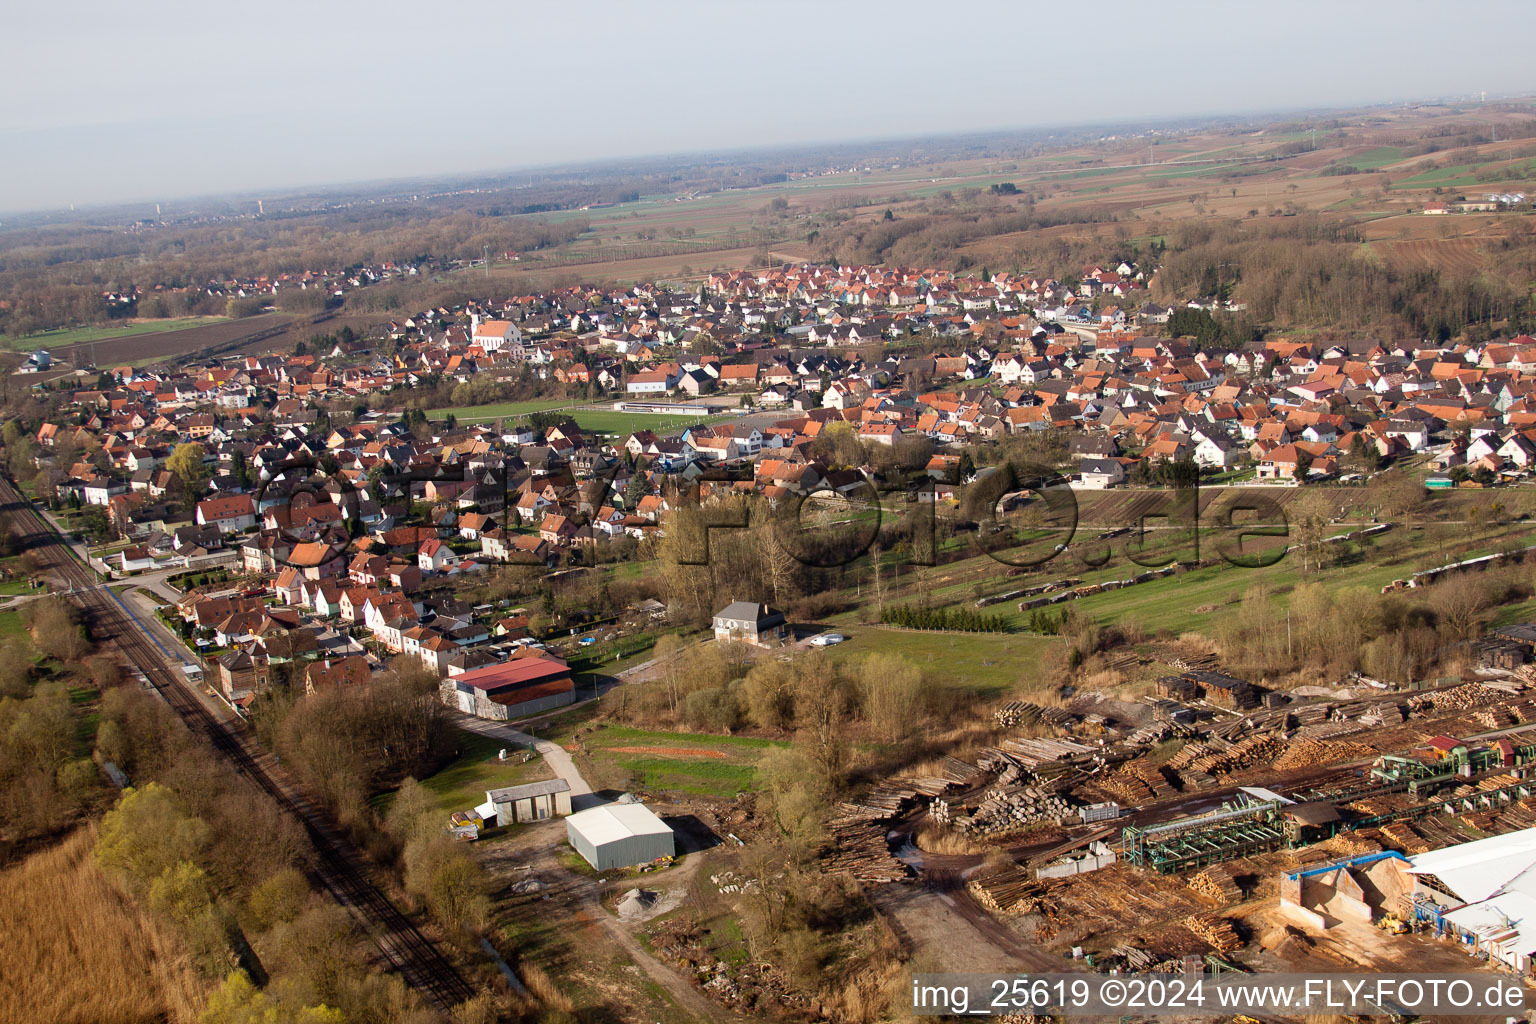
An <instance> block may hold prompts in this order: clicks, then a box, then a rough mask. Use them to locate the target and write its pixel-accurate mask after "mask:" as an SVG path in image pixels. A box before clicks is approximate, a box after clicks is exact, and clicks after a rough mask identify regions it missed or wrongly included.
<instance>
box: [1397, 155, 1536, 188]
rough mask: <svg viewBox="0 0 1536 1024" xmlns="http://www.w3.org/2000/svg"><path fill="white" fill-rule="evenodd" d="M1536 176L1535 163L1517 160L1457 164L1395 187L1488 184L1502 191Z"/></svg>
mask: <svg viewBox="0 0 1536 1024" xmlns="http://www.w3.org/2000/svg"><path fill="white" fill-rule="evenodd" d="M1510 170H1513V171H1514V172H1515V175H1516V176H1515V177H1514V178H1507V177H1505V172H1506V171H1510ZM1533 175H1536V162H1532V161H1529V160H1528V161H1525V162H1524V163H1520V162H1518V161H1516V162H1514V163H1509V164H1503V163H1476V164H1458V165H1457V166H1455V167H1438V168H1435V169H1434V170H1430V171H1424V172H1422V173H1420V174H1415V175H1414V176H1413V177H1411V178H1404V179H1403V180H1402V181H1394V182H1393V183H1392V187H1393V188H1424V187H1427V186H1433V185H1439V186H1442V187H1451V188H1455V187H1460V186H1463V185H1489V186H1490V187H1491V186H1492V185H1493V184H1494V183H1495V182H1498V183H1500V187H1501V188H1503V187H1504V186H1505V185H1506V183H1507V184H1508V185H1510V186H1512V185H1513V184H1514V183H1515V182H1523V181H1529V180H1530V179H1531V178H1532V176H1533Z"/></svg>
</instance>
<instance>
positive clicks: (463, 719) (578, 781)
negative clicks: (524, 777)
mask: <svg viewBox="0 0 1536 1024" xmlns="http://www.w3.org/2000/svg"><path fill="white" fill-rule="evenodd" d="M449 716H450V717H451V718H452V720H453V723H454V724H455V725H457V726H458V727H459V728H460V729H468V730H469V731H470V732H477V733H479V734H480V735H482V736H489V737H491V738H492V739H498V740H504V741H505V742H506V744H507V745H508V746H510V747H527V746H532V747H533V748H534V749H535V750H537V751H538V752H539V756H541V757H542V758H544V760H545V761H547V762H548V763H549V766H550V767H551V768H553V769H554V771H555V774H556V775H557V776H559V777H560V778H562V779H564V780H565V781H566V782H568V783H570V784H571V809H572V810H578V811H579V810H581V809H583V808H585V807H590V806H592V805H593V804H596V803H601V801H600V800H599V799H598V798H597V797H596V796H594V795H593V793H592V787H591V785H589V784H588V783H587V780H586V779H584V778H582V777H581V772H580V771H578V770H577V768H576V762H575V761H573V760H572V759H571V755H570V753H569V752H568V751H567V750H566V749H565V748H564V747H562V746H561V745H560V744H558V743H554V742H552V741H550V740H541V739H538V738H537V737H534V736H530V735H528V734H527V733H525V732H521V731H519V730H517V729H514V728H512V727H511V726H510V725H504V724H503V723H501V722H490V721H487V720H485V719H483V718H476V717H475V716H473V715H466V714H464V713H463V712H462V711H452V710H450V711H449ZM578 798H581V799H578Z"/></svg>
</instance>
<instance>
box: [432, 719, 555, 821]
mask: <svg viewBox="0 0 1536 1024" xmlns="http://www.w3.org/2000/svg"><path fill="white" fill-rule="evenodd" d="M454 735H455V738H456V739H457V741H458V743H459V749H460V755H459V757H458V759H457V760H455V761H453V762H452V763H451V764H449V765H448V766H447V767H445V768H443V769H441V770H440V771H438V772H436V773H434V774H432V775H429V776H427V777H426V778H425V779H423V780H422V782H421V784H422V785H423V786H425V787H426V788H427V789H428V790H429V791H430V792H431V793H432V794H433V795H435V796H436V797H437V803H438V806H439V807H441V808H442V809H443V813H444V814H451V813H453V812H454V811H467V810H469V809H470V808H472V807H475V806H477V805H479V804H482V803H484V802H485V792H486V790H488V789H498V788H500V787H502V786H520V785H522V784H523V783H525V782H537V781H539V780H540V779H552V778H554V777H555V773H554V772H553V771H551V770H550V767H549V765H548V764H546V763H545V761H544V759H543V758H542V757H535V758H534V759H533V760H532V761H529V762H528V763H527V764H523V763H522V761H521V760H520V759H519V757H520V752H519V751H513V750H509V751H508V757H507V760H506V761H499V760H497V758H496V754H497V752H498V751H499V750H501V748H503V747H505V746H507V743H506V741H505V740H498V739H495V738H494V737H491V736H482V735H480V734H479V733H477V732H465V731H464V730H462V729H458V730H455V732H454Z"/></svg>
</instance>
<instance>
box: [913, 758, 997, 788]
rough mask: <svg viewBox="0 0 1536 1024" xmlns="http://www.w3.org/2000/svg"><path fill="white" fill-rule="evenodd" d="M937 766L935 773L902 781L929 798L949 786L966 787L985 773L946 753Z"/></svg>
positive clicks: (967, 762)
mask: <svg viewBox="0 0 1536 1024" xmlns="http://www.w3.org/2000/svg"><path fill="white" fill-rule="evenodd" d="M938 768H939V773H938V774H937V775H919V776H916V777H914V778H910V779H905V780H903V781H904V782H905V783H906V785H908V786H910V787H911V788H912V789H914V790H916V791H917V792H918V793H921V794H922V795H923V796H926V797H929V798H930V799H931V798H933V797H936V796H939V795H940V794H942V793H944V792H945V791H946V790H948V789H949V788H950V787H951V786H961V787H964V788H967V789H968V788H970V787H971V786H973V785H975V783H976V782H977V780H979V779H980V778H981V777H982V776H983V775H985V774H986V770H985V769H983V768H980V767H978V766H976V765H974V764H971V763H970V762H969V761H962V760H960V759H959V758H958V757H950V756H948V755H945V756H944V757H943V758H942V759H940V761H939V765H938Z"/></svg>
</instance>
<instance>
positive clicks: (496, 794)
mask: <svg viewBox="0 0 1536 1024" xmlns="http://www.w3.org/2000/svg"><path fill="white" fill-rule="evenodd" d="M486 804H489V805H490V806H491V808H492V809H493V810H494V811H495V813H496V820H497V822H498V823H500V824H502V825H511V824H514V823H518V822H525V821H544V820H545V819H546V818H553V817H554V816H556V815H564V814H570V813H571V784H570V783H569V782H566V781H565V780H564V779H545V780H543V781H542V782H530V783H528V784H527V785H523V786H506V787H504V788H502V789H488V790H486V791H485V804H482V805H481V806H482V807H483V806H485V805H486ZM486 817H490V815H486Z"/></svg>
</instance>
